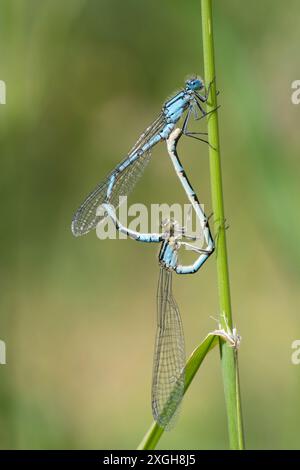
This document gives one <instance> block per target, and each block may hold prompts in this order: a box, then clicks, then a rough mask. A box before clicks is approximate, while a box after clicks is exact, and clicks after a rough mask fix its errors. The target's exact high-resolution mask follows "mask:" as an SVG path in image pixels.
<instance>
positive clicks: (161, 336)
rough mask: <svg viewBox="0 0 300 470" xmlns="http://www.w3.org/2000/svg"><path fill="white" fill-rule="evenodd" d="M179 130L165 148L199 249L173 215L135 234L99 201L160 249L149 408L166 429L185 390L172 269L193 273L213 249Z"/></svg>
mask: <svg viewBox="0 0 300 470" xmlns="http://www.w3.org/2000/svg"><path fill="white" fill-rule="evenodd" d="M182 134H183V132H182V130H181V129H175V130H174V131H173V132H172V133H171V134H170V136H169V138H168V139H167V148H168V153H169V155H170V158H171V161H172V163H173V166H174V168H175V170H176V173H177V176H178V178H179V180H180V182H181V184H182V186H183V188H184V190H185V192H186V194H187V196H188V198H189V200H190V202H191V204H192V207H193V209H194V211H195V213H196V216H197V217H198V220H199V222H200V224H201V228H202V231H203V236H204V240H205V248H204V249H200V248H198V247H196V246H195V245H193V244H191V243H190V242H187V241H183V239H184V238H186V239H187V240H196V238H195V237H190V236H188V235H187V234H186V231H185V229H184V228H183V227H180V225H179V224H178V223H177V222H176V221H173V220H165V221H164V222H163V223H162V229H163V232H161V233H140V232H136V231H134V230H131V229H129V228H127V227H125V226H124V225H122V224H121V223H120V221H119V220H118V219H117V217H116V212H115V208H114V207H113V206H112V205H111V204H107V203H104V204H103V205H102V206H103V208H104V210H105V211H106V213H107V215H109V216H110V217H111V219H112V220H113V222H114V224H115V225H116V228H117V229H118V230H119V231H120V232H122V233H124V234H126V235H128V236H129V237H130V238H132V239H134V240H137V241H140V242H146V243H151V242H153V243H161V248H160V252H159V258H158V259H159V265H160V275H159V282H158V289H157V334H156V343H155V350H154V364H153V379H152V413H153V416H154V419H155V420H156V422H157V423H158V424H159V425H160V426H161V427H164V428H169V427H170V423H172V422H173V418H174V416H175V415H176V414H177V413H176V412H177V410H178V406H179V404H180V402H181V399H182V396H183V393H184V383H185V372H184V367H185V347H184V335H183V328H182V322H181V317H180V312H179V308H178V305H177V303H176V301H175V299H174V296H173V292H172V273H173V272H175V273H177V274H192V273H195V272H197V271H198V270H199V269H200V267H201V266H202V265H203V264H204V262H205V261H206V260H207V259H208V257H209V256H210V255H211V253H212V252H213V250H214V241H213V238H212V235H211V232H210V229H209V224H208V219H207V217H206V216H205V214H204V212H203V210H202V207H201V205H200V203H199V201H198V198H197V196H196V194H195V192H194V190H193V188H192V186H191V184H190V182H189V180H188V178H187V176H186V174H185V172H184V169H183V167H182V165H181V163H180V160H179V157H178V154H177V144H178V141H179V139H180V137H181V136H182ZM181 247H184V248H185V249H188V250H192V251H195V252H197V253H198V254H199V256H198V257H197V259H196V260H195V262H194V263H193V264H190V265H183V264H179V259H178V253H179V250H180V248H181Z"/></svg>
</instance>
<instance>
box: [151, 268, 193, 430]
mask: <svg viewBox="0 0 300 470" xmlns="http://www.w3.org/2000/svg"><path fill="white" fill-rule="evenodd" d="M184 367H185V347H184V335H183V328H182V323H181V318H180V313H179V309H178V306H177V304H176V301H175V299H174V297H173V294H172V272H171V271H167V270H166V269H164V268H163V267H161V269H160V276H159V282H158V291H157V334H156V343H155V352H154V364H153V380H152V412H153V416H154V419H155V421H156V422H157V423H158V424H159V425H160V426H161V427H163V428H168V429H170V427H171V425H172V423H174V418H175V416H176V415H177V412H178V406H179V404H180V402H181V399H182V397H183V393H184V379H185V375H184Z"/></svg>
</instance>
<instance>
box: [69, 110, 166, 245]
mask: <svg viewBox="0 0 300 470" xmlns="http://www.w3.org/2000/svg"><path fill="white" fill-rule="evenodd" d="M164 124H165V120H164V116H163V114H160V115H159V116H158V118H157V119H156V120H155V121H154V122H153V123H152V124H151V126H149V127H148V128H147V129H146V131H145V132H144V133H143V134H142V135H141V136H140V138H139V139H138V141H137V143H136V144H135V146H134V147H133V148H132V150H131V151H130V153H129V154H128V156H127V157H126V158H125V159H124V160H123V161H122V162H121V163H120V164H119V165H118V166H117V167H116V168H115V169H114V170H113V171H112V172H111V173H109V175H108V176H107V177H106V179H105V180H104V181H103V182H101V183H100V184H98V185H97V186H96V188H95V189H94V190H93V191H92V192H91V193H90V194H89V195H88V196H87V198H86V199H85V200H84V202H83V203H82V204H81V206H80V207H79V209H78V210H77V211H76V213H75V214H74V217H73V220H72V226H71V228H72V232H73V235H75V236H76V237H78V236H80V235H84V234H86V233H88V232H89V231H90V230H92V229H94V228H95V227H96V225H97V224H98V223H99V222H100V220H101V218H103V217H101V216H100V215H97V208H98V207H99V206H101V204H103V203H104V202H106V195H107V190H108V187H109V184H110V178H111V177H112V176H113V175H114V174H115V173H116V172H117V170H118V168H119V167H120V166H121V165H122V164H123V163H124V162H125V161H127V160H128V159H129V157H130V156H132V155H133V154H134V153H135V152H138V151H139V150H140V149H141V148H142V147H143V145H144V144H145V143H146V142H148V141H149V140H150V139H151V138H152V137H153V136H154V135H156V134H157V133H158V132H160V131H161V130H162V129H163V126H164ZM150 157H151V152H150V151H148V152H141V155H140V156H139V157H138V158H137V159H136V160H134V161H133V162H132V163H131V164H130V165H128V166H127V167H126V168H125V169H124V170H123V171H121V172H119V173H117V176H116V180H115V183H114V187H113V190H112V194H111V197H110V199H109V202H110V204H112V205H113V206H114V207H115V208H116V207H118V206H119V197H120V196H128V195H129V193H130V192H131V191H132V189H133V187H134V186H135V184H136V182H137V181H138V179H139V178H140V177H141V175H142V173H143V171H144V169H145V167H146V166H147V163H148V162H149V161H150Z"/></svg>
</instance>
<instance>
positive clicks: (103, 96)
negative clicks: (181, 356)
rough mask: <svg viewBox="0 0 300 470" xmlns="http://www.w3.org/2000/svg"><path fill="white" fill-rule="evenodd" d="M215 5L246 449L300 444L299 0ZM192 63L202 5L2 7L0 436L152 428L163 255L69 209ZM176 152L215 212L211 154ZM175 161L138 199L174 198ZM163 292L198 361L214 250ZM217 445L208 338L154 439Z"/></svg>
mask: <svg viewBox="0 0 300 470" xmlns="http://www.w3.org/2000/svg"><path fill="white" fill-rule="evenodd" d="M214 3H215V7H214V27H215V46H216V65H217V86H218V89H219V90H220V96H219V102H220V104H221V108H220V111H219V117H220V130H221V150H222V165H223V177H224V194H225V205H226V217H227V222H228V224H229V225H230V228H229V230H228V232H227V236H228V251H229V262H230V275H231V288H232V303H233V312H234V322H235V324H236V325H237V327H238V330H239V332H240V333H241V335H242V337H243V342H242V346H241V350H240V375H241V387H242V400H243V411H244V420H245V432H246V444H247V447H248V448H258V449H265V448H272V449H282V448H298V449H299V448H300V436H299V420H300V402H299V386H300V365H299V366H296V365H293V364H292V363H291V354H292V349H291V344H292V341H294V340H295V339H300V320H299V300H300V294H299V280H300V270H299V261H300V248H299V237H300V224H299V196H300V194H299V171H300V161H299V119H300V106H296V105H293V104H292V103H291V83H292V81H293V80H296V79H300V68H299V65H300V64H299V40H300V31H299V24H298V23H299V21H298V20H299V2H298V1H297V0H289V2H288V3H284V2H281V1H279V0H276V1H275V0H263V1H261V0H252V2H251V4H248V5H247V6H245V5H244V4H243V2H241V1H240V0H227V1H226V2H221V1H215V2H214ZM194 72H196V73H200V74H201V73H202V42H201V16H200V1H199V0H190V1H189V2H183V1H179V0H165V1H164V2H160V1H158V0H154V1H153V0H152V1H142V2H141V1H138V0H128V1H126V2H124V1H122V0H65V1H64V2H61V1H59V0H43V2H41V1H39V0H1V2H0V79H1V80H5V82H6V84H7V104H6V105H5V106H4V105H3V106H2V105H1V106H0V154H1V172H0V180H1V185H0V191H1V231H0V233H1V244H0V246H1V268H0V269H1V271H0V272H1V296H0V303H1V316H0V338H1V339H2V340H5V342H6V345H7V365H2V366H0V447H1V448H25V449H32V448H33V449H43V448H46V449H53V448H68V449H77V448H84V449H89V448H101V449H105V448H112V449H114V448H135V447H136V446H137V444H138V443H139V441H140V440H141V438H142V436H143V435H144V433H145V431H146V430H147V428H148V426H149V425H150V423H151V420H152V418H151V407H150V387H151V372H152V354H153V345H154V336H155V292H156V284H157V278H158V267H157V259H156V256H157V247H156V246H142V245H137V244H135V243H134V242H133V241H115V240H110V241H108V240H105V241H99V240H98V239H97V237H96V234H95V233H91V234H89V235H88V236H86V237H82V238H79V239H75V238H74V237H73V236H72V234H71V231H70V221H71V217H72V214H73V212H74V211H75V209H76V208H77V207H78V205H79V204H80V203H81V201H82V199H83V198H84V197H85V196H86V194H87V193H88V192H89V191H90V190H91V189H93V187H94V186H95V184H96V183H97V182H98V181H100V180H101V179H102V178H103V177H104V176H105V175H106V173H107V172H108V171H110V170H111V169H112V167H113V166H114V165H115V164H117V163H118V162H119V161H120V160H121V158H123V157H124V155H125V154H126V153H127V151H128V150H129V148H130V147H131V146H132V145H133V143H134V142H135V140H136V139H137V137H138V135H139V134H140V132H141V131H142V130H143V129H144V128H145V127H146V126H147V125H148V124H149V123H150V122H151V120H152V119H153V118H154V117H155V116H156V115H157V113H158V111H159V109H160V107H161V104H162V102H163V101H164V100H165V99H166V98H167V97H168V96H170V94H172V93H173V92H174V91H176V90H177V89H178V88H180V87H181V86H182V84H183V80H184V78H185V77H186V75H187V74H190V73H194ZM186 140H192V139H186ZM181 145H182V146H181V156H182V160H183V162H184V164H185V166H186V168H187V171H188V173H189V174H190V175H191V176H192V178H191V179H192V182H193V184H194V186H195V188H196V190H197V191H198V193H199V196H200V199H201V201H202V202H203V203H205V207H206V210H207V213H209V212H210V210H211V206H210V187H209V172H208V150H207V147H206V146H205V145H204V144H201V143H198V142H196V141H195V142H184V143H183V144H181ZM173 173H174V172H173V170H172V169H171V166H170V163H169V161H168V158H167V157H166V153H165V150H164V148H163V146H162V148H160V149H157V150H156V151H155V152H154V155H153V158H152V161H151V163H150V165H149V167H148V168H147V170H146V173H145V175H144V177H143V179H142V181H141V182H140V183H139V184H138V186H137V187H136V190H135V192H134V193H133V194H132V196H131V199H130V201H132V202H144V201H147V202H168V201H170V202H178V201H182V202H184V196H183V193H182V190H181V188H180V186H179V185H178V182H177V181H176V177H175V175H174V174H173ZM174 284H175V285H174V291H175V295H176V298H177V301H178V303H179V305H180V308H181V313H182V318H183V322H184V329H185V336H186V347H187V352H188V353H190V352H191V351H192V350H193V348H194V347H195V346H196V345H197V344H199V342H200V341H201V340H202V339H203V338H204V336H205V335H206V334H207V333H208V331H210V330H212V329H214V328H215V323H214V322H213V320H212V319H211V318H210V315H213V316H217V315H218V299H217V288H216V266H215V259H213V258H211V259H210V260H209V261H208V263H207V264H206V265H205V267H204V268H203V270H202V271H201V272H200V273H198V274H197V275H195V276H187V277H179V278H176V279H175V280H174ZM227 445H228V440H227V428H226V416H225V408H224V399H223V390H222V381H221V370H220V362H219V356H218V351H217V349H216V350H214V351H213V352H212V353H211V354H210V355H209V357H208V358H207V359H206V360H205V363H204V364H203V366H202V367H201V369H200V371H199V373H198V375H197V376H196V378H195V380H194V382H193V384H192V386H191V388H190V389H189V391H188V393H187V395H186V397H185V400H184V405H183V407H182V412H181V417H180V420H179V422H178V424H177V426H176V427H175V429H174V430H173V431H171V432H169V433H165V435H164V436H163V438H162V439H161V441H160V443H159V446H158V447H159V448H165V449H175V448H177V449H193V448H200V449H204V448H214V449H218V448H226V447H227Z"/></svg>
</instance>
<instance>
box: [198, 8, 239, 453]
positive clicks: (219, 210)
mask: <svg viewBox="0 0 300 470" xmlns="http://www.w3.org/2000/svg"><path fill="white" fill-rule="evenodd" d="M201 12H202V34H203V56H204V72H205V81H206V83H211V88H210V92H211V93H210V99H209V103H208V105H207V111H208V112H209V111H211V110H213V109H215V108H216V107H217V96H216V80H215V59H214V39H213V24H212V0H201ZM208 138H209V142H210V145H211V147H210V148H209V164H210V178H211V195H212V208H213V213H214V220H215V224H216V225H215V230H216V233H217V237H216V258H217V276H218V291H219V305H220V313H221V324H222V328H224V329H226V323H227V325H228V326H229V327H230V328H231V329H232V314H231V301H230V286H229V275H228V261H227V248H226V233H225V217H224V203H223V190H222V174H221V160H220V146H219V126H218V113H217V112H213V113H211V114H210V116H209V118H208ZM220 354H221V363H222V373H223V384H224V394H225V402H226V412H227V420H228V431H229V445H230V448H231V449H243V448H244V436H243V424H242V411H241V404H240V403H241V401H240V386H239V377H238V376H239V372H238V362H237V353H236V352H235V351H234V350H233V349H232V348H230V347H229V345H228V344H227V343H225V342H223V341H220Z"/></svg>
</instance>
